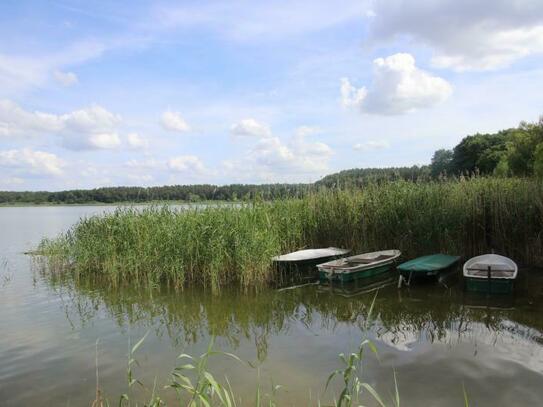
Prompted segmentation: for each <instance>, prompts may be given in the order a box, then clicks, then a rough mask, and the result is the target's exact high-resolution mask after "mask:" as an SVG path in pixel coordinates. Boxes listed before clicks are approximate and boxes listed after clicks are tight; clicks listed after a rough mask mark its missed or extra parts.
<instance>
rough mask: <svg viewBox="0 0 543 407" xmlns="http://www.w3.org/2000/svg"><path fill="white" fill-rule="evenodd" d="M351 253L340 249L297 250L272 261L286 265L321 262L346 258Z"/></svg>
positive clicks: (348, 250)
mask: <svg viewBox="0 0 543 407" xmlns="http://www.w3.org/2000/svg"><path fill="white" fill-rule="evenodd" d="M350 251H351V250H350V249H339V248H337V247H327V248H322V249H305V250H297V251H295V252H292V253H287V254H283V255H281V256H275V257H272V261H273V262H275V263H285V264H295V263H311V262H321V261H326V260H330V259H333V258H338V257H341V256H345V255H346V254H349V252H350ZM315 264H316V263H315Z"/></svg>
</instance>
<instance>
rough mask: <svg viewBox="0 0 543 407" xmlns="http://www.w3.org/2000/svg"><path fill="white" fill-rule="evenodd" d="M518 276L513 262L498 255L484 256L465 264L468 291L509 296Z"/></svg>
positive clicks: (474, 258)
mask: <svg viewBox="0 0 543 407" xmlns="http://www.w3.org/2000/svg"><path fill="white" fill-rule="evenodd" d="M517 275H518V267H517V265H516V264H515V262H514V261H513V260H511V259H510V258H508V257H505V256H500V255H498V254H483V255H482V256H477V257H473V258H471V259H469V260H468V261H466V263H465V264H464V279H465V281H466V288H467V290H468V291H473V292H484V293H488V294H508V293H510V292H511V291H513V285H514V282H515V279H516V278H517Z"/></svg>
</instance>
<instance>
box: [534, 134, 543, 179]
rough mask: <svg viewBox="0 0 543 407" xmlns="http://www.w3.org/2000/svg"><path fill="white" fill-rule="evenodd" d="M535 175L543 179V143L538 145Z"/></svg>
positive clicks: (535, 154)
mask: <svg viewBox="0 0 543 407" xmlns="http://www.w3.org/2000/svg"><path fill="white" fill-rule="evenodd" d="M534 175H535V176H537V177H538V178H543V142H542V143H539V144H538V145H537V147H536V149H535V152H534Z"/></svg>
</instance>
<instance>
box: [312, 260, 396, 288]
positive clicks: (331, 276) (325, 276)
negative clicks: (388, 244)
mask: <svg viewBox="0 0 543 407" xmlns="http://www.w3.org/2000/svg"><path fill="white" fill-rule="evenodd" d="M391 266H392V262H391V263H388V264H381V265H378V266H375V267H368V268H365V269H363V270H359V271H352V272H348V273H346V272H341V273H329V272H325V271H322V270H320V271H319V278H320V280H321V281H323V282H325V281H331V282H339V283H348V282H351V281H355V280H361V279H366V278H370V277H375V276H378V275H380V274H383V273H386V272H387V271H390V268H391Z"/></svg>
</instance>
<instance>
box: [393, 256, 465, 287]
mask: <svg viewBox="0 0 543 407" xmlns="http://www.w3.org/2000/svg"><path fill="white" fill-rule="evenodd" d="M458 260H460V257H459V256H449V255H446V254H432V255H429V256H423V257H418V258H416V259H413V260H410V261H407V262H405V263H402V264H400V265H399V266H398V267H397V268H398V272H399V273H400V275H401V276H403V277H404V278H405V279H407V280H408V281H411V279H435V278H437V277H439V275H440V274H441V273H443V272H448V271H450V270H452V269H453V267H455V266H456V264H457V263H458Z"/></svg>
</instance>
